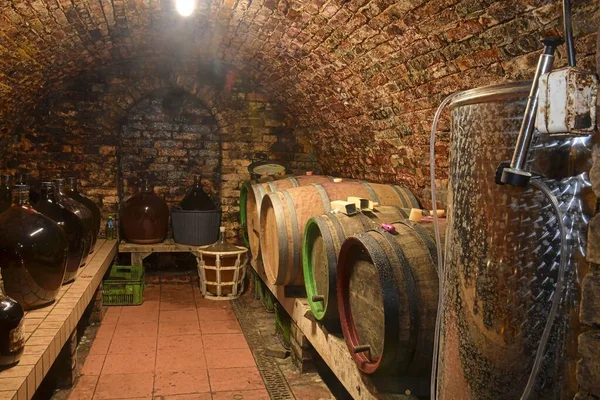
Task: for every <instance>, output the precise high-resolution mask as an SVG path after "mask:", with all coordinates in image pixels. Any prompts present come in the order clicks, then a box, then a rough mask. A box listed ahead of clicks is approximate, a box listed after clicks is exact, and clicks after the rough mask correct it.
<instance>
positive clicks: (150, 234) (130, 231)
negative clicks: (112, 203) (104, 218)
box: [121, 179, 169, 244]
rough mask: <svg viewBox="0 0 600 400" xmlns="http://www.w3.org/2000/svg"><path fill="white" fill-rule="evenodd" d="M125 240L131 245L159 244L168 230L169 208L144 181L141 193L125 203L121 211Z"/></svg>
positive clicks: (146, 181)
mask: <svg viewBox="0 0 600 400" xmlns="http://www.w3.org/2000/svg"><path fill="white" fill-rule="evenodd" d="M121 224H122V226H123V234H124V235H125V239H126V240H127V241H128V242H131V243H140V244H151V243H160V242H162V241H163V240H164V239H165V237H166V236H167V232H168V229H169V207H168V206H167V203H166V202H165V201H164V200H163V199H162V197H160V196H158V195H157V194H155V193H154V191H153V190H152V187H151V186H150V184H149V183H148V180H147V179H146V180H144V186H143V187H142V191H141V192H140V193H137V194H136V195H134V196H132V197H130V198H129V199H127V201H125V204H123V207H122V209H121Z"/></svg>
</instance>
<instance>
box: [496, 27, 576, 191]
mask: <svg viewBox="0 0 600 400" xmlns="http://www.w3.org/2000/svg"><path fill="white" fill-rule="evenodd" d="M542 43H543V44H544V52H543V53H542V54H541V55H540V59H539V61H538V64H537V68H536V70H535V76H534V78H533V82H532V83H531V90H530V92H529V98H528V99H527V106H526V107H525V114H524V115H523V122H522V124H521V129H520V130H519V136H518V138H517V144H516V146H515V152H514V154H513V157H512V160H511V161H510V164H509V163H507V162H503V163H501V164H500V165H499V166H498V169H497V170H496V183H498V184H500V185H505V184H506V185H512V186H521V187H525V186H527V185H528V184H529V180H530V179H531V176H532V175H531V172H529V171H526V170H525V162H526V161H527V153H528V151H529V146H530V145H531V140H532V139H533V131H534V128H535V117H536V112H537V106H538V92H539V80H540V76H542V75H543V74H545V73H547V72H550V71H551V70H552V65H553V64H554V52H555V51H556V48H557V47H558V46H560V45H561V44H563V43H564V41H563V40H562V39H561V38H545V39H542Z"/></svg>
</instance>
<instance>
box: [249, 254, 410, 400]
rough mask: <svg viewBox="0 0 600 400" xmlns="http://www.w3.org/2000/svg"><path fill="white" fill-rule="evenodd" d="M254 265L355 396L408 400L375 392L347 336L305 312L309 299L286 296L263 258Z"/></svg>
mask: <svg viewBox="0 0 600 400" xmlns="http://www.w3.org/2000/svg"><path fill="white" fill-rule="evenodd" d="M252 268H253V269H254V271H256V272H257V273H258V275H259V276H260V277H261V279H262V281H263V282H264V283H265V285H266V286H267V287H268V288H269V290H270V291H271V293H273V295H274V296H275V297H276V298H277V301H279V303H280V304H281V305H282V306H283V308H284V309H285V310H286V311H287V313H288V314H289V315H290V316H291V317H292V320H293V321H294V323H295V324H296V325H297V326H298V328H299V329H300V331H302V333H303V334H304V336H306V338H307V339H308V341H309V342H310V344H311V345H312V346H313V347H314V349H315V350H316V351H317V353H319V355H320V356H321V358H323V360H324V361H325V363H326V364H327V365H328V366H329V368H330V369H331V370H332V371H333V373H334V374H335V376H336V377H337V378H338V379H339V381H340V382H341V383H342V385H344V387H345V388H346V390H347V391H348V392H349V393H350V395H351V396H352V398H353V399H355V400H384V399H385V400H391V399H397V400H405V399H409V398H411V397H408V396H404V395H387V394H375V393H373V389H371V388H370V387H369V385H368V383H366V382H365V381H364V380H363V375H362V374H361V372H360V371H359V370H358V368H357V367H356V364H354V361H353V360H352V357H351V356H350V353H348V347H346V343H345V342H344V339H343V338H341V337H337V336H335V335H332V334H329V333H328V332H326V331H324V330H323V328H322V327H321V325H319V324H318V323H316V322H314V321H312V320H310V319H308V318H306V317H305V316H304V315H305V314H306V312H307V311H309V310H310V308H309V306H308V303H307V301H306V299H298V298H290V297H285V295H284V289H283V286H276V285H273V284H271V283H269V281H268V280H267V278H266V276H265V274H264V270H263V268H262V265H261V264H260V262H257V263H253V264H252Z"/></svg>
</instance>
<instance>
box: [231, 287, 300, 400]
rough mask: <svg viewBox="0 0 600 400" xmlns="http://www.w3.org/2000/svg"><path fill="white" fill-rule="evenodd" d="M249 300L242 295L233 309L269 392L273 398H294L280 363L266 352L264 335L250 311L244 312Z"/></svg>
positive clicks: (291, 399)
mask: <svg viewBox="0 0 600 400" xmlns="http://www.w3.org/2000/svg"><path fill="white" fill-rule="evenodd" d="M249 301H250V300H249V299H248V298H247V297H246V296H242V297H239V298H238V299H236V300H234V301H232V302H231V303H232V305H233V311H234V312H235V315H236V317H237V319H238V320H239V321H240V325H241V327H242V332H243V333H244V336H245V337H246V341H247V342H248V346H250V350H251V351H252V355H253V356H254V359H255V360H256V365H257V367H258V370H259V371H260V374H261V375H262V377H263V380H264V381H265V386H266V388H267V392H269V396H270V397H271V400H288V399H289V400H293V399H294V398H295V397H294V395H293V394H292V391H291V389H290V387H289V385H288V383H287V381H286V380H285V377H284V376H283V373H282V372H281V370H280V369H279V365H277V362H275V360H273V358H272V357H269V356H266V355H265V354H264V352H265V350H266V347H265V345H264V342H263V339H262V336H261V334H260V332H259V331H258V329H257V328H255V323H254V321H253V320H252V318H251V317H250V313H247V312H244V309H246V310H247V309H248V308H249V307H250V305H249V304H248V302H249Z"/></svg>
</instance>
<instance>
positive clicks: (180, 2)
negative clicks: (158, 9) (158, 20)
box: [175, 0, 196, 17]
mask: <svg viewBox="0 0 600 400" xmlns="http://www.w3.org/2000/svg"><path fill="white" fill-rule="evenodd" d="M175 8H177V12H178V13H179V14H180V15H181V16H183V17H189V16H190V15H192V13H193V12H194V10H195V9H196V0H175Z"/></svg>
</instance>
